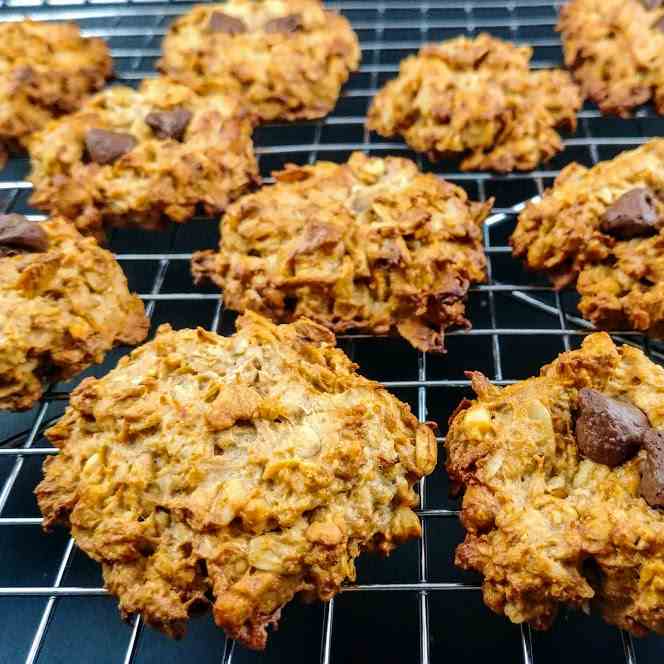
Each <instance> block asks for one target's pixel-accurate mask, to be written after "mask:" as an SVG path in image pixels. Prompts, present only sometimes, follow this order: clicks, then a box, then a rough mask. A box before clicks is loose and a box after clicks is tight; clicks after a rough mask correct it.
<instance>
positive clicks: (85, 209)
mask: <svg viewBox="0 0 664 664" xmlns="http://www.w3.org/2000/svg"><path fill="white" fill-rule="evenodd" d="M251 132H252V121H251V119H250V118H249V117H248V116H247V115H246V113H245V111H244V110H243V109H242V108H241V104H240V103H239V101H238V100H237V99H236V98H233V97H229V96H226V95H220V94H211V95H208V96H205V97H202V96H200V95H197V94H196V93H194V92H192V91H191V90H189V89H188V88H187V87H185V86H183V85H179V84H175V83H173V82H172V81H168V80H166V79H163V78H154V79H146V80H145V81H143V83H142V84H141V86H140V89H139V90H138V91H136V90H133V89H131V88H128V87H123V86H117V87H112V88H109V89H108V90H105V91H104V92H101V93H99V94H97V95H95V96H94V97H92V98H91V99H89V100H88V101H87V102H86V103H85V104H84V105H83V107H82V108H81V110H79V111H78V112H76V113H74V114H72V115H69V116H67V117H64V118H61V119H59V120H55V121H53V122H51V123H50V124H49V125H47V126H46V128H45V129H44V130H43V131H42V132H40V133H38V134H37V135H35V136H34V137H33V139H32V140H31V141H30V143H29V149H30V159H31V167H32V170H31V173H30V177H29V179H30V181H31V182H32V183H33V185H34V187H35V190H34V193H33V195H32V197H31V199H30V202H31V204H32V205H34V206H35V207H38V208H40V209H43V210H49V211H53V212H55V213H58V214H60V215H62V216H64V217H67V218H68V219H70V220H71V221H72V223H75V224H76V225H77V226H78V228H79V229H80V230H81V231H82V232H86V233H94V234H97V235H100V234H102V233H103V227H104V226H128V225H136V226H140V227H143V228H160V227H163V226H164V225H165V224H166V223H168V221H169V220H171V221H174V222H178V223H182V222H186V221H188V220H189V219H190V218H191V217H192V216H193V214H194V212H195V210H196V207H197V206H199V205H200V206H201V207H203V208H204V209H205V211H206V212H207V213H208V214H216V213H219V212H221V211H223V210H224V209H225V208H226V206H227V205H228V204H229V202H230V201H232V200H235V199H236V198H238V197H239V196H241V195H242V194H243V193H245V192H246V191H247V190H248V189H249V188H250V187H251V186H252V185H253V184H254V183H256V182H257V180H258V171H257V166H256V160H255V157H254V152H253V143H252V138H251Z"/></svg>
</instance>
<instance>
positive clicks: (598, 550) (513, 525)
mask: <svg viewBox="0 0 664 664" xmlns="http://www.w3.org/2000/svg"><path fill="white" fill-rule="evenodd" d="M472 384H473V389H474V391H475V393H476V394H477V399H476V400H474V401H472V402H471V401H464V402H463V403H462V404H461V405H460V406H459V408H458V409H457V411H456V412H455V414H454V415H453V416H452V418H451V422H450V430H449V433H448V435H447V437H446V442H445V447H446V449H447V454H448V458H447V470H448V472H449V474H450V477H451V478H452V480H453V481H454V482H455V483H456V484H457V486H458V487H463V488H465V495H464V498H463V506H462V512H461V520H462V523H463V525H464V526H465V528H466V531H467V533H466V537H465V541H464V542H463V543H462V544H461V545H460V546H459V547H458V548H457V551H456V559H455V562H456V564H457V565H459V566H461V567H463V568H465V569H472V570H476V571H479V572H480V573H481V574H482V575H483V576H484V581H483V585H482V590H483V594H484V601H485V603H486V604H487V606H489V607H490V608H491V609H493V610H494V611H496V612H497V613H501V614H505V615H506V616H507V617H508V618H509V619H510V620H512V621H513V622H516V623H522V622H529V623H530V624H532V625H533V626H534V627H536V628H538V629H546V628H548V627H549V626H550V625H551V623H552V622H553V620H554V618H555V616H556V613H557V611H558V608H559V607H560V606H563V605H570V606H574V607H576V608H579V609H582V608H583V609H586V608H589V607H594V608H595V609H597V610H599V611H600V612H601V613H602V614H603V616H604V618H605V619H606V620H607V621H608V622H610V623H612V624H615V625H618V626H619V627H621V628H623V629H626V630H629V631H630V632H632V633H633V634H636V635H639V636H643V635H645V634H646V633H648V631H650V630H652V631H654V632H657V633H660V634H662V633H664V584H663V582H662V579H663V578H664V512H662V511H660V510H659V509H655V508H653V507H651V506H650V505H649V504H648V502H646V500H645V499H644V497H642V495H644V496H648V499H649V500H652V498H653V497H654V498H658V496H652V497H651V496H650V494H651V493H652V492H651V490H650V489H651V487H650V486H647V487H646V486H644V481H643V479H642V477H641V476H642V474H643V473H646V474H648V473H649V472H650V470H651V469H650V468H649V466H648V462H649V461H650V459H649V457H650V456H651V455H652V454H653V451H655V452H656V450H655V449H654V447H653V446H652V445H649V441H648V437H652V436H658V437H660V438H661V431H657V430H661V428H662V427H664V407H663V405H662V404H664V369H663V368H662V367H661V366H659V365H656V364H654V363H653V362H651V361H650V360H649V359H648V358H647V357H646V356H645V355H644V354H643V353H642V352H641V351H640V350H638V349H636V348H633V347H631V346H627V345H625V346H622V347H616V346H615V345H614V344H613V342H612V341H611V339H610V338H609V336H608V335H607V334H605V333H597V334H593V335H591V336H589V337H588V338H586V339H585V340H584V342H583V346H582V347H581V349H579V350H575V351H572V352H568V353H565V354H562V355H560V356H559V357H558V359H556V360H555V361H554V362H553V363H552V364H550V365H548V366H546V367H544V368H543V369H542V371H541V372H540V375H539V377H536V378H531V379H528V380H525V381H521V382H519V383H516V384H515V385H511V386H508V387H505V388H503V389H501V388H499V387H496V386H493V385H491V384H490V383H489V381H488V380H487V379H486V378H485V377H484V376H482V375H481V374H479V373H473V374H472ZM593 391H596V392H599V393H601V394H602V395H604V396H603V398H604V399H607V398H608V399H610V400H614V403H617V402H620V403H622V404H625V405H624V406H622V407H623V408H628V409H629V410H631V411H636V410H637V409H638V411H641V413H642V415H643V416H644V417H647V419H648V421H649V425H650V426H651V427H653V428H654V430H653V429H651V430H650V432H649V433H648V434H647V435H646V436H645V443H646V448H642V449H641V451H639V452H638V454H637V456H632V457H631V458H629V460H627V461H625V462H623V463H621V464H620V465H617V466H615V467H609V466H608V465H605V464H604V463H599V462H596V461H592V460H591V459H589V458H584V457H583V456H582V455H581V453H580V450H579V448H578V445H577V440H576V437H575V429H574V420H575V418H576V417H577V414H578V410H579V408H583V403H582V401H581V395H582V393H584V392H585V393H587V392H591V393H592V392H593ZM623 424H624V423H623ZM616 431H619V427H613V428H610V431H609V432H610V433H612V434H615V432H616ZM578 433H579V429H578V424H577V434H578ZM601 433H602V432H600V431H595V433H594V435H595V436H597V435H601ZM605 433H606V432H605ZM656 445H657V443H656V444H655V447H656ZM662 451H664V446H661V445H660V449H659V452H660V453H661V452H662ZM662 460H663V459H662V458H660V459H659V463H660V464H661V462H662ZM660 467H661V466H660ZM656 479H659V482H660V483H661V480H662V478H661V477H659V478H656ZM662 486H664V485H661V484H660V485H659V487H658V489H659V491H660V492H661V488H662Z"/></svg>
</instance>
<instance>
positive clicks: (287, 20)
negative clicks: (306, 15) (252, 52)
mask: <svg viewBox="0 0 664 664" xmlns="http://www.w3.org/2000/svg"><path fill="white" fill-rule="evenodd" d="M301 27H302V17H301V16H300V14H289V15H288V16H280V17H279V18H273V19H272V20H271V21H268V22H267V23H266V24H265V25H264V26H263V30H265V32H267V33H268V34H276V33H282V34H288V33H291V32H297V30H299V29H300V28H301Z"/></svg>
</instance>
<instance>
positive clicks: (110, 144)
mask: <svg viewBox="0 0 664 664" xmlns="http://www.w3.org/2000/svg"><path fill="white" fill-rule="evenodd" d="M136 143H137V141H136V139H135V138H134V137H133V136H132V135H131V134H125V133H123V132H119V131H108V130H106V129H88V131H87V132H86V133H85V147H86V148H87V150H88V155H89V156H90V159H92V161H94V162H95V163H96V164H101V165H105V164H112V163H113V162H114V161H116V160H117V159H119V158H120V157H122V155H124V154H127V152H129V151H130V150H131V149H132V148H133V147H134V146H135V145H136Z"/></svg>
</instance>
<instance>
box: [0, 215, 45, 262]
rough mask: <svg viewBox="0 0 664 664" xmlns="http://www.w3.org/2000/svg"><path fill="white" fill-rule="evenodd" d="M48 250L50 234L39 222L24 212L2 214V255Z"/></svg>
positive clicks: (0, 242)
mask: <svg viewBox="0 0 664 664" xmlns="http://www.w3.org/2000/svg"><path fill="white" fill-rule="evenodd" d="M47 250H48V235H46V232H45V231H44V229H43V228H42V227H41V225H40V224H39V222H37V221H30V220H29V219H26V218H25V217H24V216H23V215H22V214H0V256H15V255H16V254H21V253H37V252H43V251H47Z"/></svg>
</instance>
